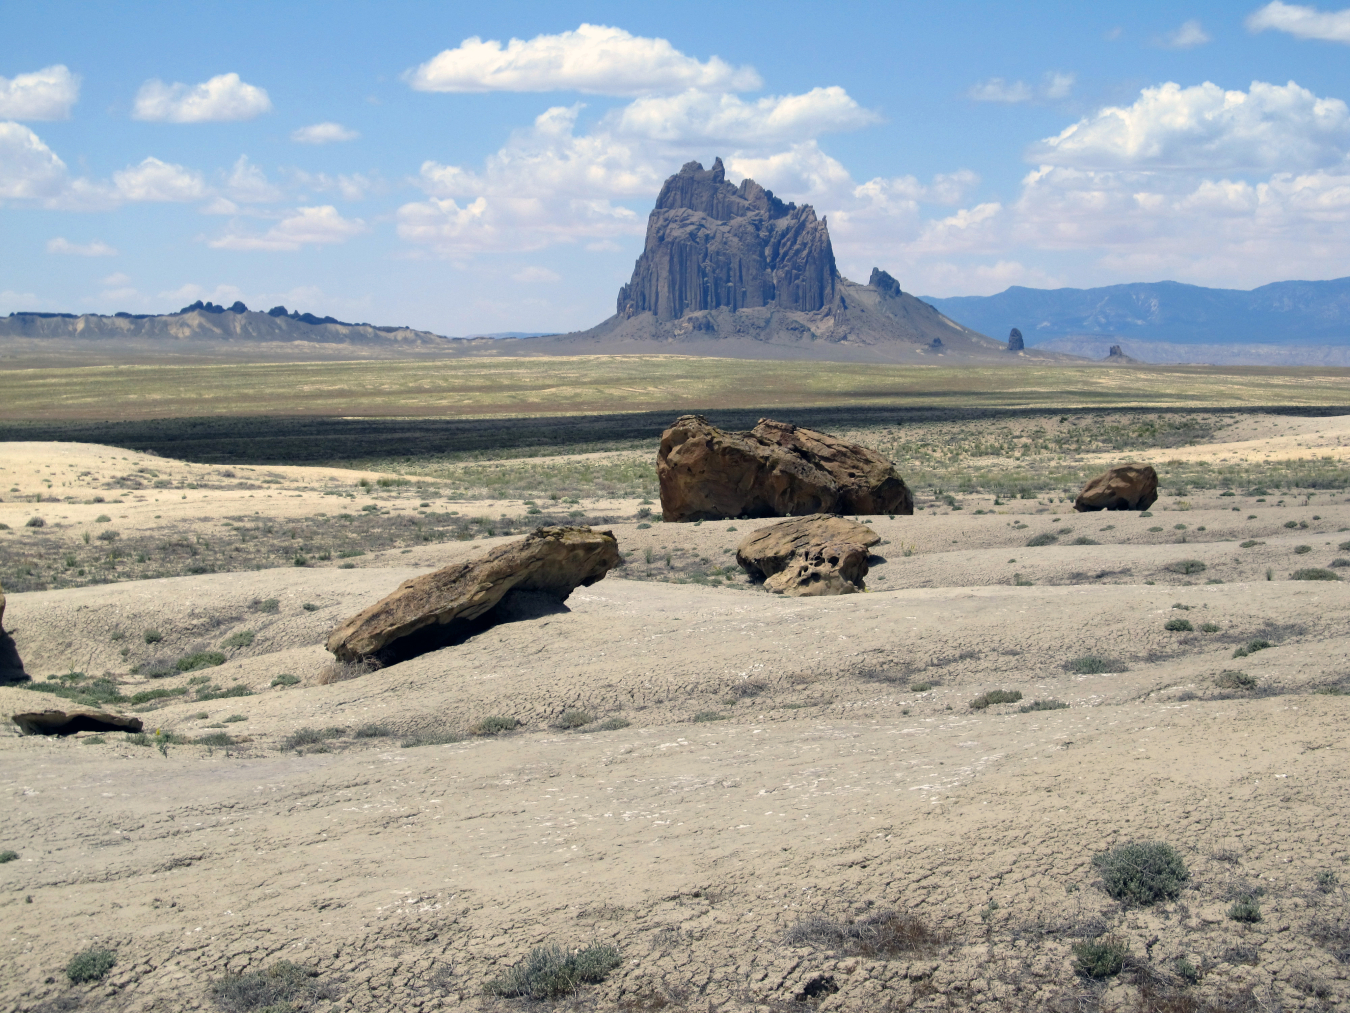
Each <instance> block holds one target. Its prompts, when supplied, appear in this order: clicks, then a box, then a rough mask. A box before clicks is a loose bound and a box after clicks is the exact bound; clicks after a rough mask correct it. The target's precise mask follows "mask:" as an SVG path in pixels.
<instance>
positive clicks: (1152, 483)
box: [1073, 464, 1158, 513]
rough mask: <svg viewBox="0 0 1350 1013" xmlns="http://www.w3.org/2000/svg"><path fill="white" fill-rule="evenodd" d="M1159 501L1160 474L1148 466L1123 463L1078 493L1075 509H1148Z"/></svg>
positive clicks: (1087, 511)
mask: <svg viewBox="0 0 1350 1013" xmlns="http://www.w3.org/2000/svg"><path fill="white" fill-rule="evenodd" d="M1157 500H1158V473H1157V472H1156V471H1154V470H1153V468H1152V467H1151V466H1149V465H1147V464H1122V465H1119V466H1117V467H1115V468H1111V469H1110V470H1109V471H1105V472H1103V473H1102V474H1100V475H1098V476H1097V477H1096V478H1094V479H1093V480H1092V481H1091V482H1089V483H1088V484H1087V485H1085V486H1083V491H1082V492H1080V493H1079V494H1078V498H1077V499H1076V500H1074V501H1073V508H1074V509H1075V510H1077V511H1078V512H1079V513H1090V512H1091V511H1093V510H1147V509H1148V508H1149V507H1151V506H1152V505H1153V504H1154V503H1155V502H1157Z"/></svg>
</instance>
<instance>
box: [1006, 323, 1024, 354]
mask: <svg viewBox="0 0 1350 1013" xmlns="http://www.w3.org/2000/svg"><path fill="white" fill-rule="evenodd" d="M1024 348H1026V342H1025V341H1023V340H1022V332H1021V331H1019V330H1018V329H1017V328H1016V327H1014V328H1013V329H1012V330H1010V331H1009V332H1008V351H1010V352H1020V351H1022V349H1024Z"/></svg>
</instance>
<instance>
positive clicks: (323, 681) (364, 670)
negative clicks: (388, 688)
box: [314, 658, 382, 686]
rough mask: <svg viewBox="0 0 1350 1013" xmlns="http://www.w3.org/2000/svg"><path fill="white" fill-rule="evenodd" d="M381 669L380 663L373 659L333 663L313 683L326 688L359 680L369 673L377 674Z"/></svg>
mask: <svg viewBox="0 0 1350 1013" xmlns="http://www.w3.org/2000/svg"><path fill="white" fill-rule="evenodd" d="M381 667H382V666H381V665H380V663H379V662H378V661H376V660H375V659H374V658H363V659H361V660H360V661H334V662H333V663H332V664H330V665H329V666H328V667H327V668H325V669H324V670H323V671H322V672H320V673H319V674H318V676H317V677H316V678H315V680H314V681H315V682H316V683H318V684H319V685H320V686H327V685H329V684H331V683H334V682H346V681H347V680H348V679H359V678H360V677H361V676H363V675H369V674H370V673H371V672H378V671H379V670H380V668H381Z"/></svg>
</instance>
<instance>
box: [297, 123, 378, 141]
mask: <svg viewBox="0 0 1350 1013" xmlns="http://www.w3.org/2000/svg"><path fill="white" fill-rule="evenodd" d="M360 136H361V135H360V133H358V132H357V131H355V130H349V129H348V128H346V127H344V126H343V125H342V124H341V123H331V122H325V123H311V124H310V125H309V126H307V127H300V128H299V129H298V130H292V131H291V140H292V141H294V142H295V143H296V144H333V143H335V142H337V141H354V140H356V139H357V138H358V137H360Z"/></svg>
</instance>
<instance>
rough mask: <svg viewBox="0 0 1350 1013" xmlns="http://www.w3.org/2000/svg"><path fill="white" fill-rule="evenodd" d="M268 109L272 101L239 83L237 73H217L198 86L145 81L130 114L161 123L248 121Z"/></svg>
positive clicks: (254, 88)
mask: <svg viewBox="0 0 1350 1013" xmlns="http://www.w3.org/2000/svg"><path fill="white" fill-rule="evenodd" d="M271 109H272V100H271V99H269V98H268V97H267V92H266V91H264V90H263V89H262V88H258V87H256V86H255V85H251V84H247V83H245V82H244V81H241V80H240V79H239V75H238V74H218V75H216V76H215V77H213V78H211V80H209V81H206V82H204V83H202V84H197V85H186V84H165V83H164V82H163V81H160V80H150V81H146V82H145V84H143V85H141V90H140V91H139V92H137V93H136V103H135V105H134V106H133V108H132V112H131V115H132V117H133V118H134V119H138V120H151V121H155V122H160V123H222V122H227V121H231V120H251V119H253V118H254V117H255V116H261V115H262V114H263V113H266V112H270V111H271Z"/></svg>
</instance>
